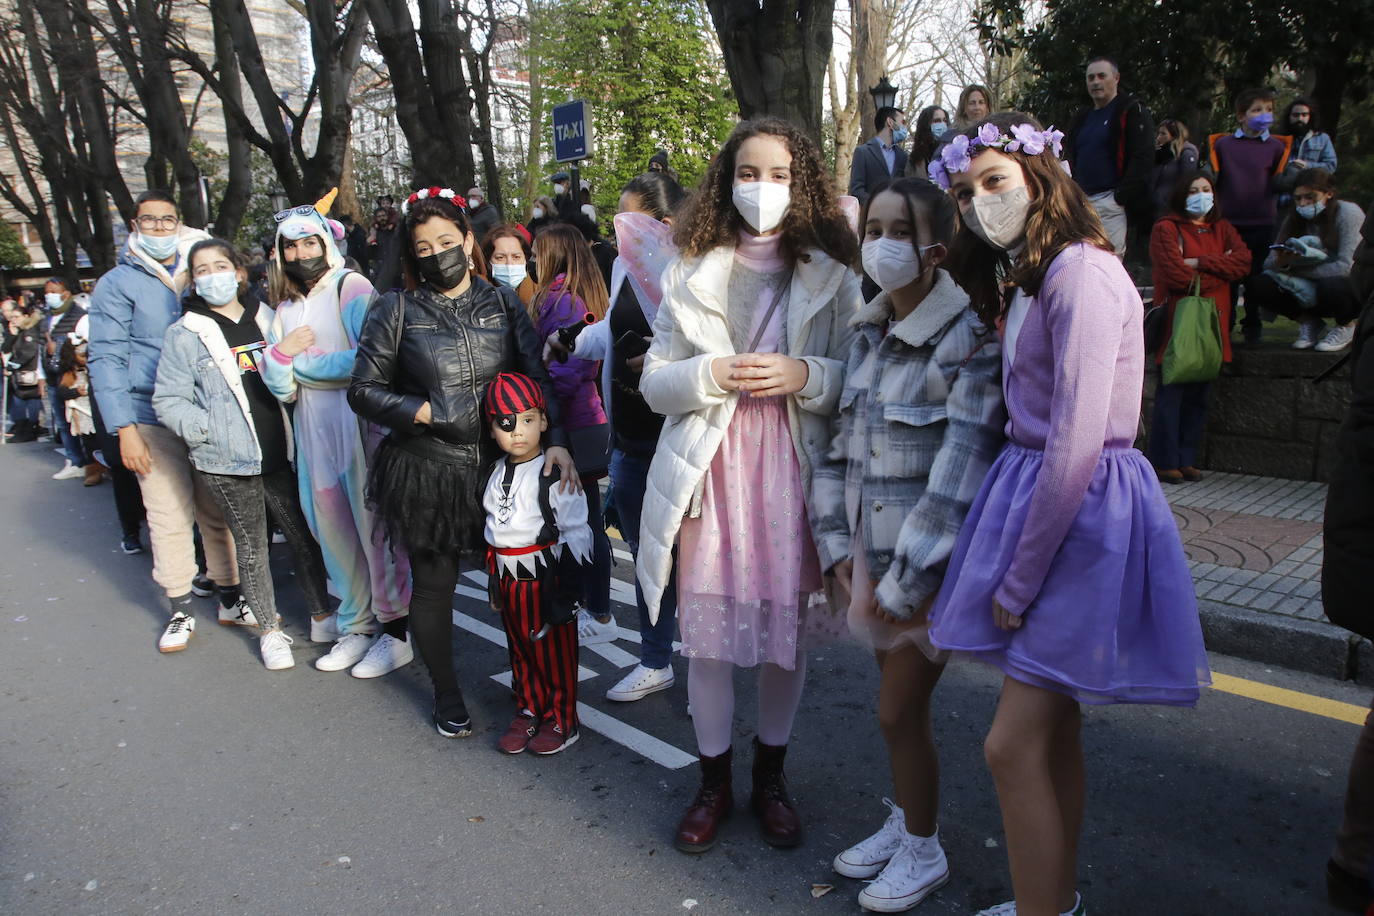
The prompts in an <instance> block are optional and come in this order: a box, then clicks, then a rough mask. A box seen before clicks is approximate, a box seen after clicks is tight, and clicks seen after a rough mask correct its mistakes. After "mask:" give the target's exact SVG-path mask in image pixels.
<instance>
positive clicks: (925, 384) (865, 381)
mask: <svg viewBox="0 0 1374 916" xmlns="http://www.w3.org/2000/svg"><path fill="white" fill-rule="evenodd" d="M891 319H892V306H891V303H890V301H889V299H888V296H887V294H886V293H880V294H879V295H878V296H877V297H875V298H874V300H873V301H872V302H870V303H868V304H867V305H866V306H864V307H863V308H862V309H861V310H860V311H859V313H858V314H857V315H856V316H855V318H854V320H853V322H852V323H853V325H854V326H855V329H856V331H857V334H856V336H855V339H854V346H853V349H852V350H851V351H850V353H849V360H848V362H847V363H846V366H845V380H844V387H843V388H842V389H841V393H840V401H839V410H838V411H837V413H836V414H835V416H834V418H833V420H832V422H831V448H830V451H829V453H828V455H827V459H826V461H825V462H824V463H822V464H820V465H819V466H817V468H816V470H815V476H814V480H813V491H812V501H813V509H812V513H811V518H812V528H813V529H814V531H815V535H816V546H817V549H818V550H819V552H820V557H821V565H822V568H824V569H830V568H831V567H832V566H834V565H835V564H836V563H838V562H840V561H841V560H844V559H846V558H848V557H850V556H851V555H852V551H853V550H855V549H858V546H859V545H860V544H861V545H862V547H863V549H864V550H865V551H867V553H866V554H865V559H866V560H867V562H868V570H869V574H870V575H871V576H873V577H874V580H875V582H877V599H878V604H879V606H880V607H881V608H882V609H883V610H884V611H885V612H887V613H888V614H890V615H892V616H893V617H896V618H899V619H903V620H905V619H908V618H909V617H911V615H912V614H913V613H914V612H915V611H916V609H917V608H919V607H920V606H921V605H922V604H923V603H924V602H925V601H926V599H927V598H929V597H931V596H932V595H934V594H935V592H936V591H937V590H938V589H939V587H940V582H941V580H942V578H943V577H944V568H945V564H946V562H948V560H949V555H950V552H951V551H952V550H953V548H954V541H955V538H956V537H957V536H958V534H959V528H960V526H961V525H962V524H963V521H964V516H965V515H966V514H967V513H968V510H969V506H970V505H971V504H972V502H973V499H974V497H975V496H977V494H978V490H979V488H980V487H981V486H982V483H983V477H984V476H985V475H986V473H987V470H988V467H989V466H990V465H991V464H992V461H993V459H994V458H996V457H997V453H998V451H999V450H1000V449H1001V447H1002V442H1003V427H1004V425H1005V423H1006V411H1005V408H1004V407H1003V403H1002V383H1001V379H1002V347H1001V343H1000V341H999V339H998V337H997V335H996V334H995V333H992V332H990V331H987V330H985V329H984V327H983V325H982V324H981V323H980V322H979V321H978V319H977V317H975V316H974V314H973V313H972V312H971V311H970V310H969V308H968V296H967V295H966V294H965V293H964V291H963V290H962V289H960V288H959V287H958V285H956V284H955V282H954V280H953V279H952V278H951V277H950V276H949V274H947V273H946V272H945V271H943V270H937V271H936V280H935V285H934V287H933V288H932V289H931V291H930V294H929V295H927V296H926V298H925V300H924V301H922V302H921V304H920V305H919V306H917V307H916V310H915V311H913V312H912V313H911V314H910V315H908V316H907V317H906V318H904V319H902V320H901V321H900V322H898V323H897V324H896V325H895V326H894V327H892V328H891V330H889V331H887V333H886V334H884V330H885V329H887V327H888V324H889V322H890V321H891ZM856 534H857V535H858V540H859V544H855V535H856ZM989 613H991V610H989Z"/></svg>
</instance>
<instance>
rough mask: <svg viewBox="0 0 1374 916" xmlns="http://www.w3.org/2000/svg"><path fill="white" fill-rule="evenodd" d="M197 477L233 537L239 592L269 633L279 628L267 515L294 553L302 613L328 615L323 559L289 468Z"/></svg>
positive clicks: (292, 472)
mask: <svg viewBox="0 0 1374 916" xmlns="http://www.w3.org/2000/svg"><path fill="white" fill-rule="evenodd" d="M196 474H197V475H198V476H199V477H200V479H201V480H203V481H205V485H206V487H207V488H208V489H209V491H210V495H211V496H213V497H214V499H215V503H216V504H217V505H218V506H219V508H220V512H221V513H223V515H224V523H225V524H226V525H228V526H229V532H230V534H232V535H233V536H234V550H235V552H236V553H237V554H238V567H239V588H240V589H241V590H242V593H243V598H244V600H245V601H247V602H248V606H249V607H251V608H252V609H253V613H254V614H255V615H256V616H257V618H258V623H260V624H262V628H263V629H264V630H273V629H276V628H277V627H278V626H279V625H280V624H281V619H280V618H279V617H278V615H277V596H276V592H275V591H274V590H273V587H272V569H271V566H270V564H269V562H268V555H267V554H268V548H269V547H270V546H271V541H270V540H269V538H270V534H269V529H268V527H267V518H268V516H271V518H272V522H273V524H275V525H276V526H277V527H278V528H280V529H281V531H282V533H283V534H285V535H286V543H287V544H288V545H289V546H290V547H291V552H292V554H294V555H295V560H296V578H297V579H298V580H299V581H300V586H301V592H302V593H303V594H304V595H305V606H306V610H308V611H309V612H310V616H312V617H317V616H319V615H320V614H327V613H329V598H328V596H327V595H326V593H325V585H324V560H323V559H322V558H321V557H320V547H319V545H318V544H316V543H315V539H314V538H313V537H312V536H311V534H310V529H309V528H308V527H306V523H305V516H304V515H302V514H301V504H300V497H299V496H298V495H297V493H298V491H297V487H296V472H295V471H293V470H291V469H290V468H287V469H285V470H282V471H277V472H275V473H272V474H262V475H257V476H253V477H231V476H228V475H225V474H206V473H205V472H203V471H196Z"/></svg>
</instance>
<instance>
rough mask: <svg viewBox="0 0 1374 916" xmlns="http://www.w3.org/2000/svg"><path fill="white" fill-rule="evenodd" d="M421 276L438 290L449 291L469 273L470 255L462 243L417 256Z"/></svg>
mask: <svg viewBox="0 0 1374 916" xmlns="http://www.w3.org/2000/svg"><path fill="white" fill-rule="evenodd" d="M416 261H417V262H418V263H419V266H420V276H422V277H424V278H425V282H426V283H428V284H429V285H430V287H432V288H433V289H434V290H436V291H438V292H441V293H443V292H448V291H449V290H451V289H454V288H455V287H457V286H458V284H460V283H462V282H463V278H464V277H466V276H467V274H468V256H467V252H465V251H463V246H462V245H454V246H453V247H452V248H446V249H444V250H443V251H441V252H439V253H438V254H427V255H425V256H424V257H422V258H416Z"/></svg>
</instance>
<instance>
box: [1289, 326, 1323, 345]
mask: <svg viewBox="0 0 1374 916" xmlns="http://www.w3.org/2000/svg"><path fill="white" fill-rule="evenodd" d="M1324 327H1326V325H1325V324H1323V323H1322V322H1320V321H1299V322H1298V339H1297V340H1295V341H1293V349H1294V350H1310V349H1312V345H1313V344H1315V343H1316V342H1317V335H1318V334H1320V333H1321V331H1322V328H1324Z"/></svg>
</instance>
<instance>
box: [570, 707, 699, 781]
mask: <svg viewBox="0 0 1374 916" xmlns="http://www.w3.org/2000/svg"><path fill="white" fill-rule="evenodd" d="M577 718H578V720H579V721H580V722H581V723H582V724H583V725H584V726H586V727H587V728H589V729H591V730H592V731H594V732H599V733H600V734H602V735H604V736H605V737H607V738H610V739H611V740H612V741H614V742H616V743H617V744H623V745H624V746H625V747H628V748H629V749H630V750H632V751H634V752H635V753H636V754H639V755H640V756H643V757H647V758H648V759H650V760H652V761H653V762H654V763H656V764H658V765H659V766H661V767H664V768H665V769H669V770H680V769H682V768H683V767H686V766H691V765H692V764H694V763H696V762H697V758H696V757H695V756H694V755H692V754H689V753H687V752H686V751H684V750H682V749H681V748H677V747H674V746H673V745H671V744H669V743H668V742H666V741H660V740H659V739H657V738H655V737H654V736H653V735H651V734H649V733H648V732H643V731H640V730H639V729H637V728H635V727H634V726H633V725H627V724H625V723H624V722H621V721H620V720H619V719H617V718H615V717H614V716H608V715H606V714H605V713H604V712H601V711H600V710H599V709H593V708H592V707H590V706H588V705H587V704H586V703H582V702H579V703H578V704H577Z"/></svg>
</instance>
